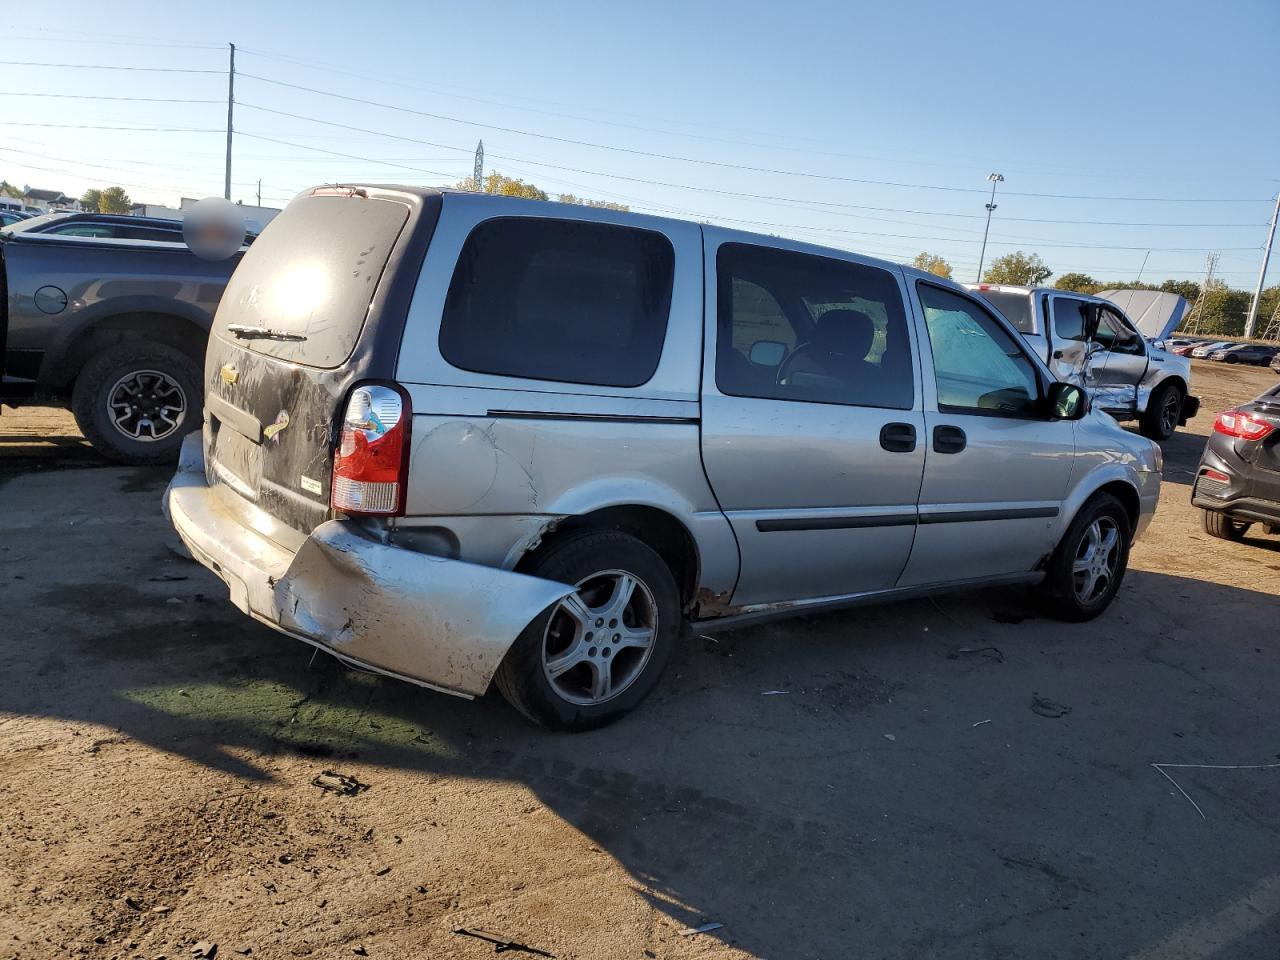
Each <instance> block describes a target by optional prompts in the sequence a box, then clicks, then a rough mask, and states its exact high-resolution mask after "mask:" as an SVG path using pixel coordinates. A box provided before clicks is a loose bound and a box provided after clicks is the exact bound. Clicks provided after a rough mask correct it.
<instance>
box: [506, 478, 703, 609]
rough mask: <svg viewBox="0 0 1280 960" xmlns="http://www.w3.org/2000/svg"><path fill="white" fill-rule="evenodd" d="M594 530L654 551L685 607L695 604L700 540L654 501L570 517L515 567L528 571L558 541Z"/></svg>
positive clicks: (525, 554)
mask: <svg viewBox="0 0 1280 960" xmlns="http://www.w3.org/2000/svg"><path fill="white" fill-rule="evenodd" d="M591 530H617V531H619V532H621V533H626V534H628V535H630V536H633V537H635V538H636V539H637V540H639V541H640V542H641V543H643V544H645V545H646V546H647V547H649V548H650V549H651V550H653V551H654V552H655V553H656V554H658V556H659V557H661V558H662V561H663V563H665V564H666V565H667V568H668V569H669V570H670V571H671V574H672V576H673V577H675V581H676V586H677V587H678V588H679V590H680V604H681V608H682V609H685V610H687V609H688V608H689V607H690V606H692V604H693V601H694V598H695V596H696V594H697V589H698V583H699V577H700V575H701V558H700V555H699V551H698V543H697V541H696V540H695V539H694V536H693V533H692V532H691V531H690V530H689V528H688V526H686V525H685V523H684V522H683V521H681V520H680V519H679V518H678V517H677V516H676V515H675V514H673V513H671V512H670V511H668V510H665V509H663V508H661V507H656V506H652V505H650V504H641V503H624V504H614V505H610V506H605V507H600V508H598V509H595V510H591V511H589V512H586V513H579V514H571V515H569V516H566V517H565V518H564V519H562V520H559V521H557V522H556V524H555V526H554V528H552V529H550V530H549V531H547V532H545V533H544V534H543V535H542V536H541V538H540V539H539V541H538V542H537V544H536V545H534V546H532V547H530V548H529V549H527V550H526V551H525V552H524V553H523V554H522V555H521V557H520V559H519V560H518V561H516V565H515V570H516V571H518V572H524V571H526V570H527V569H528V567H529V565H530V564H531V563H532V562H533V560H534V558H536V557H537V556H538V555H539V554H541V553H542V552H544V551H546V550H547V549H549V548H550V547H551V546H553V545H554V544H557V543H560V542H562V541H564V540H566V539H568V538H569V537H572V536H575V535H577V534H580V533H583V532H584V531H591Z"/></svg>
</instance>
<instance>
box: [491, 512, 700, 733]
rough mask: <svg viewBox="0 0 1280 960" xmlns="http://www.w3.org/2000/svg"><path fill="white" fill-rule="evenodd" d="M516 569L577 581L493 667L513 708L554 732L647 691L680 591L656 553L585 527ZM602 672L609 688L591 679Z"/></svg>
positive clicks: (597, 717) (620, 707) (591, 723)
mask: <svg viewBox="0 0 1280 960" xmlns="http://www.w3.org/2000/svg"><path fill="white" fill-rule="evenodd" d="M523 572H525V573H529V574H532V575H533V576H535V577H543V578H545V579H547V580H556V581H559V582H560V583H572V584H577V585H578V588H579V589H578V592H577V593H574V594H570V595H569V596H568V597H566V598H565V599H564V600H562V601H560V602H558V603H556V604H554V605H552V606H551V607H550V608H549V609H547V610H545V611H543V612H542V613H541V614H539V615H538V616H537V617H535V618H534V620H533V622H532V623H530V624H529V626H527V627H526V628H525V629H524V631H523V632H522V633H521V634H520V636H519V637H517V638H516V641H515V643H514V644H512V645H511V649H510V650H508V651H507V655H506V657H505V658H504V659H503V661H502V664H501V666H499V667H498V672H497V674H496V675H495V677H494V681H495V683H496V684H497V687H498V690H499V691H501V693H502V695H503V696H504V697H505V698H506V699H507V701H508V702H509V703H510V704H511V705H512V706H513V707H515V708H516V709H517V710H519V711H520V712H521V713H523V714H524V715H525V716H526V717H528V718H529V719H530V720H532V721H534V722H535V723H538V724H541V725H542V726H544V727H548V728H550V729H552V730H565V731H579V730H591V729H594V728H596V727H602V726H604V725H605V724H607V723H612V722H613V721H614V720H617V719H618V718H619V717H621V716H622V715H623V714H625V713H627V712H629V711H630V710H632V709H633V708H634V707H635V706H636V705H637V704H639V703H640V701H641V700H643V699H644V698H645V697H646V696H648V695H649V693H650V692H651V691H652V690H653V688H654V686H655V685H656V684H657V683H658V679H659V677H661V675H662V671H663V669H664V668H665V667H666V665H667V661H668V660H669V659H670V657H671V651H672V649H673V648H674V647H675V643H676V639H677V637H678V636H679V633H680V626H681V614H680V593H679V590H678V589H677V587H676V581H675V578H674V577H673V576H672V574H671V570H670V569H669V568H668V567H667V565H666V563H664V562H663V560H662V558H661V557H660V556H658V554H657V553H655V552H654V551H653V550H652V549H651V548H650V547H648V546H647V545H646V544H644V543H641V542H640V541H639V540H637V539H636V538H635V537H632V536H630V535H628V534H625V533H620V532H618V531H616V530H594V531H584V532H583V533H581V534H577V535H575V536H572V537H569V538H567V539H565V540H561V541H559V542H556V543H553V544H552V545H551V546H549V547H548V548H547V549H546V550H545V551H542V552H540V553H538V554H537V555H536V556H535V557H534V559H533V561H532V563H530V564H529V565H528V566H527V567H525V568H523ZM641 643H643V644H644V646H641V645H640V644H641ZM570 663H571V664H573V665H572V666H568V667H566V666H565V665H566V664H570ZM602 675H607V676H608V677H609V678H610V681H611V684H612V689H609V688H605V687H598V686H597V684H598V683H599V678H600V677H601V676H602ZM614 690H616V692H614Z"/></svg>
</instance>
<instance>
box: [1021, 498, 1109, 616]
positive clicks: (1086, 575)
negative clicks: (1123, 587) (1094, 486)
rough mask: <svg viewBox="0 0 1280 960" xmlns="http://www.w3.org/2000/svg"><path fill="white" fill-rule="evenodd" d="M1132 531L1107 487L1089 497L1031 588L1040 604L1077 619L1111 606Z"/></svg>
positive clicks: (1047, 611)
mask: <svg viewBox="0 0 1280 960" xmlns="http://www.w3.org/2000/svg"><path fill="white" fill-rule="evenodd" d="M1132 536H1133V533H1132V530H1131V529H1130V521H1129V514H1128V512H1127V511H1126V510H1125V508H1124V505H1123V504H1121V503H1120V501H1119V500H1117V499H1116V498H1115V497H1113V496H1111V494H1109V493H1098V494H1095V495H1094V496H1093V497H1091V498H1089V500H1088V501H1086V502H1085V505H1084V506H1083V507H1081V508H1080V512H1079V513H1077V514H1076V517H1075V519H1074V520H1072V521H1071V526H1069V527H1068V528H1067V532H1066V533H1065V534H1064V535H1063V537H1062V540H1061V541H1060V542H1059V544H1058V547H1057V549H1056V550H1054V551H1053V556H1051V557H1050V558H1049V564H1048V566H1047V567H1046V568H1045V578H1044V580H1043V581H1042V582H1041V583H1040V585H1039V586H1038V587H1037V588H1036V600H1037V601H1038V603H1039V605H1040V607H1041V609H1043V610H1044V611H1045V613H1047V614H1048V615H1049V616H1051V617H1054V618H1055V619H1058V620H1067V621H1070V622H1073V623H1082V622H1083V621H1085V620H1092V619H1093V618H1094V617H1096V616H1098V614H1100V613H1102V611H1104V610H1106V609H1107V607H1108V606H1110V604H1111V601H1112V600H1113V599H1114V598H1115V595H1116V591H1117V590H1119V589H1120V583H1121V581H1123V580H1124V572H1125V570H1126V569H1127V568H1128V566H1129V542H1130V539H1131V538H1132Z"/></svg>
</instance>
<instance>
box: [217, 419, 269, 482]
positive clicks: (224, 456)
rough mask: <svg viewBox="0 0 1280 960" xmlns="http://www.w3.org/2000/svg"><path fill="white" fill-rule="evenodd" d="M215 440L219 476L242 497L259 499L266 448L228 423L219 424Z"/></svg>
mask: <svg viewBox="0 0 1280 960" xmlns="http://www.w3.org/2000/svg"><path fill="white" fill-rule="evenodd" d="M217 428H218V429H217V433H216V434H215V436H214V441H213V472H214V474H215V476H217V478H218V479H219V480H221V481H222V482H223V483H225V484H227V485H228V486H229V487H231V488H233V489H234V490H235V491H236V492H238V493H239V494H240V495H241V496H244V497H247V498H248V499H250V500H257V499H258V490H259V489H260V488H261V482H262V446H261V444H257V443H254V442H253V441H252V440H250V439H249V438H248V437H246V436H244V435H243V434H241V433H237V432H236V431H235V430H232V429H231V428H229V427H228V426H226V425H225V424H218V425H217Z"/></svg>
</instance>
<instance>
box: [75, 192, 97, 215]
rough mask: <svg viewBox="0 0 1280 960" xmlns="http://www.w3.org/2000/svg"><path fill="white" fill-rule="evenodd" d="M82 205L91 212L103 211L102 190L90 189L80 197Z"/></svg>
mask: <svg viewBox="0 0 1280 960" xmlns="http://www.w3.org/2000/svg"><path fill="white" fill-rule="evenodd" d="M80 206H82V207H84V209H85V210H87V211H88V212H89V213H101V212H102V191H101V190H93V189H89V190H86V191H85V192H84V195H83V196H81V197H80Z"/></svg>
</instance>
